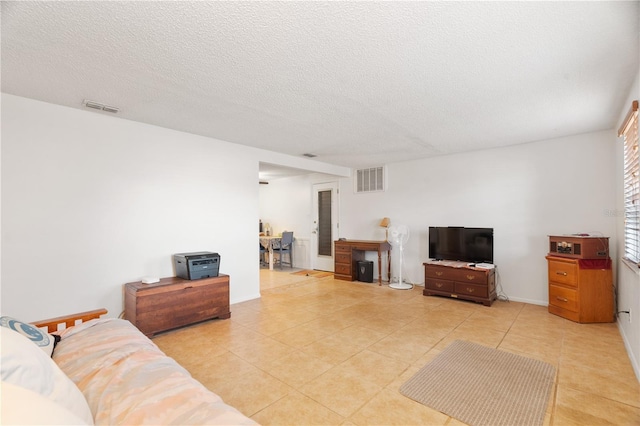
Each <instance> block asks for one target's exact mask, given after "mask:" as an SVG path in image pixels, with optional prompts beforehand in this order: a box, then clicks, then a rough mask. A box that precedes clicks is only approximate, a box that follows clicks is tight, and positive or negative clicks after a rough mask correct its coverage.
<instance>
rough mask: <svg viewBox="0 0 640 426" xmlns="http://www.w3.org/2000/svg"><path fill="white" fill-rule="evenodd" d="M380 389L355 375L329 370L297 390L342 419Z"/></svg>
mask: <svg viewBox="0 0 640 426" xmlns="http://www.w3.org/2000/svg"><path fill="white" fill-rule="evenodd" d="M381 389H382V387H380V386H378V385H376V384H374V383H372V382H369V381H368V380H365V379H364V378H362V377H359V376H357V375H355V374H346V375H345V374H344V372H343V371H335V370H333V369H332V370H329V371H327V372H326V373H324V374H322V375H321V376H320V377H318V378H316V379H314V380H312V381H311V382H309V383H307V384H306V385H304V386H302V387H301V388H300V389H299V390H300V392H302V393H303V394H305V395H307V396H308V397H310V398H312V399H313V400H314V401H317V402H319V403H320V404H322V405H324V406H325V407H327V408H329V409H330V410H332V411H334V412H336V413H338V414H339V415H341V416H342V417H349V416H350V415H351V414H353V413H355V412H356V411H357V410H358V409H360V407H362V406H363V405H364V404H366V403H367V401H369V400H370V399H371V398H373V397H374V396H375V395H376V394H377V393H378V392H379V391H380V390H381Z"/></svg>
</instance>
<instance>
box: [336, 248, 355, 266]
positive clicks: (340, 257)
mask: <svg viewBox="0 0 640 426" xmlns="http://www.w3.org/2000/svg"><path fill="white" fill-rule="evenodd" d="M335 263H336V264H338V263H345V264H347V265H349V264H351V251H349V252H347V253H339V252H336V259H335Z"/></svg>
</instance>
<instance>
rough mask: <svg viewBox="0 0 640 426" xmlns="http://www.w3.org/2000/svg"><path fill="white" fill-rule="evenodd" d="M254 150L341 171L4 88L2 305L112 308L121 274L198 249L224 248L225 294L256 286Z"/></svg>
mask: <svg viewBox="0 0 640 426" xmlns="http://www.w3.org/2000/svg"><path fill="white" fill-rule="evenodd" d="M260 161H270V162H274V163H277V164H283V165H289V166H291V167H294V166H295V167H309V168H310V169H316V170H317V169H320V170H321V169H323V167H324V169H326V170H330V171H337V172H341V173H343V174H344V173H348V169H344V168H340V167H337V166H332V165H325V166H323V165H322V164H321V163H318V162H316V161H306V162H305V160H304V159H299V158H295V157H288V156H285V155H283V154H277V153H270V152H268V151H264V150H258V149H253V148H247V147H243V146H241V145H236V144H231V143H227V142H223V141H219V140H215V139H211V138H206V137H201V136H196V135H192V134H187V133H183V132H177V131H172V130H168V129H164V128H161V127H157V126H151V125H146V124H142V123H137V122H133V121H128V120H123V119H121V118H117V117H114V116H110V115H106V113H104V114H103V113H96V112H93V111H84V110H79V109H73V108H67V107H61V106H57V105H52V104H48V103H44V102H38V101H33V100H30V99H26V98H21V97H17V96H12V95H8V94H2V266H3V267H2V271H1V273H2V276H1V278H2V281H1V285H2V300H1V305H0V309H1V310H2V313H3V314H5V315H12V316H16V317H18V318H21V319H24V320H26V321H33V320H37V319H43V318H48V317H54V316H58V315H64V314H69V313H73V312H81V311H86V310H90V309H96V308H101V307H105V308H107V309H108V310H109V316H117V315H119V314H120V312H121V311H122V310H123V296H122V291H123V284H125V283H127V282H132V281H137V280H139V279H140V278H141V277H143V276H146V275H152V276H158V277H166V276H174V275H175V274H174V269H173V262H172V254H174V253H180V252H190V251H200V250H208V251H214V252H218V253H220V255H221V267H220V272H221V273H225V274H229V275H230V276H231V295H230V296H231V302H232V303H236V302H239V301H243V300H248V299H252V298H256V297H259V295H260V294H259V265H258V262H257V249H256V244H257V235H256V231H257V227H258V225H257V222H258V217H259V216H258V212H259V203H258V194H259V191H258V186H259V185H258V164H259V162H260ZM247 262H249V263H247ZM247 265H250V266H251V267H249V268H247Z"/></svg>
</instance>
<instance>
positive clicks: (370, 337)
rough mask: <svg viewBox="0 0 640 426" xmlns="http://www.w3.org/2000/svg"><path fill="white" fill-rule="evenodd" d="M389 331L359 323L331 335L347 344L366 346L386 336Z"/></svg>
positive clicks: (333, 338)
mask: <svg viewBox="0 0 640 426" xmlns="http://www.w3.org/2000/svg"><path fill="white" fill-rule="evenodd" d="M388 334H389V333H385V332H383V331H377V330H371V329H370V328H365V327H361V326H359V325H351V326H349V327H347V328H344V329H342V330H340V331H338V332H337V333H334V334H332V335H331V337H330V338H331V340H334V341H336V342H338V343H343V344H346V345H353V346H358V347H360V348H366V347H367V346H371V345H372V344H374V343H376V342H377V341H379V340H381V339H383V338H384V337H386V336H387V335H388Z"/></svg>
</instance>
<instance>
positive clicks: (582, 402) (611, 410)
mask: <svg viewBox="0 0 640 426" xmlns="http://www.w3.org/2000/svg"><path fill="white" fill-rule="evenodd" d="M553 424H554V425H576V426H584V425H629V426H631V425H638V424H640V408H637V407H631V406H629V405H626V404H622V403H620V402H616V401H612V400H610V399H606V398H602V397H599V396H596V395H593V394H590V393H586V392H581V391H578V390H575V389H571V388H568V387H566V386H562V385H559V386H558V391H557V396H556V407H555V411H554V414H553Z"/></svg>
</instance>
